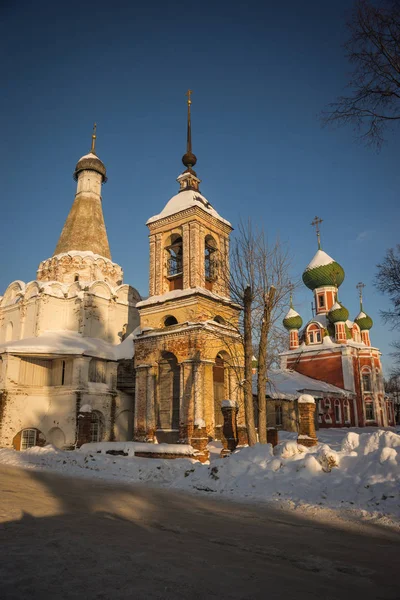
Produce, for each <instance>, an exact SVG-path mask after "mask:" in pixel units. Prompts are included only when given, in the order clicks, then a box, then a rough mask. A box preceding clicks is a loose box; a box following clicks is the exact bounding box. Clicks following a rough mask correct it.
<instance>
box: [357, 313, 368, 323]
mask: <svg viewBox="0 0 400 600" xmlns="http://www.w3.org/2000/svg"><path fill="white" fill-rule="evenodd" d="M366 316H367V315H366V314H365V312H363V311H361V312H359V313H358V315H357V316H356V318H355V319H354V320H355V321H357V319H365V317H366Z"/></svg>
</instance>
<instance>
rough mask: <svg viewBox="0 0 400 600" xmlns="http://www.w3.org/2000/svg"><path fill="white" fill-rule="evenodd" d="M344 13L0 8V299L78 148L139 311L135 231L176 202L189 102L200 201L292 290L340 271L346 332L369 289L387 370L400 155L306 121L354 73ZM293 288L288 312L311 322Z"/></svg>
mask: <svg viewBox="0 0 400 600" xmlns="http://www.w3.org/2000/svg"><path fill="white" fill-rule="evenodd" d="M350 7H351V2H350V1H349V0H336V2H332V3H328V2H320V1H317V0H309V1H308V2H306V3H299V2H297V1H295V0H287V1H286V2H281V3H276V2H265V1H264V2H249V3H233V2H218V3H214V2H201V3H187V2H173V1H171V2H168V3H166V2H159V1H154V2H152V3H140V4H139V3H136V2H128V1H124V2H122V1H120V0H114V2H112V3H110V2H104V1H103V0H99V1H97V2H96V3H83V2H76V1H75V0H70V1H69V2H68V3H62V4H59V3H56V2H54V1H52V2H48V1H46V0H42V1H41V2H36V3H32V2H27V1H25V2H24V1H22V2H19V3H18V6H17V5H16V3H13V2H12V1H11V0H8V1H7V0H6V1H5V2H3V3H2V8H1V9H0V11H1V25H0V49H1V55H2V56H6V57H7V60H6V61H4V62H3V64H2V78H3V91H2V94H1V95H0V119H1V142H0V146H1V148H0V152H1V154H0V160H1V165H2V179H1V182H0V186H1V197H2V206H3V211H2V219H1V221H0V246H1V254H2V258H3V260H2V268H1V273H0V289H1V290H2V292H3V291H4V290H5V288H6V287H7V285H8V284H9V283H10V282H11V281H13V280H15V279H22V280H24V281H30V280H32V279H34V278H35V271H36V268H37V265H38V264H39V262H40V261H41V260H43V259H45V258H47V257H49V256H51V255H52V253H53V251H54V248H55V246H56V243H57V239H58V236H59V234H60V232H61V229H62V226H63V223H64V221H65V218H66V216H67V214H68V211H69V209H70V206H71V204H72V201H73V197H74V193H75V182H74V181H73V179H72V172H73V170H74V166H75V163H76V161H77V160H78V159H79V157H80V156H81V155H83V154H86V152H88V150H89V148H90V137H91V129H92V124H93V122H94V121H97V123H98V144H97V150H98V154H99V156H100V157H101V158H102V160H103V161H104V163H105V164H106V167H107V172H108V177H109V181H108V183H107V184H106V185H105V186H104V188H103V207H104V214H105V219H106V225H107V230H108V235H109V241H110V245H111V252H112V256H113V260H115V261H116V262H118V263H119V264H121V265H122V266H123V268H124V271H125V281H126V282H127V283H130V284H131V285H133V286H134V287H136V288H137V289H138V290H139V291H140V292H141V293H142V294H144V295H146V294H147V286H148V273H147V270H148V239H147V228H146V226H145V222H146V220H147V219H148V218H149V217H150V216H152V215H154V214H156V213H158V212H160V210H161V209H162V208H163V206H164V205H165V204H166V202H167V201H168V200H169V198H170V197H171V196H173V195H174V194H175V193H176V191H177V189H178V185H177V183H176V181H175V179H176V177H177V176H178V175H179V173H180V172H181V171H182V170H183V167H182V164H181V162H180V161H181V156H182V154H183V153H184V151H185V135H186V131H185V127H186V123H185V119H186V105H185V100H186V98H185V92H186V90H187V89H188V88H191V89H192V90H194V93H193V105H192V109H193V113H192V115H193V150H194V152H195V154H196V155H197V157H198V162H197V165H196V170H197V173H198V175H199V177H200V178H201V179H202V185H201V191H202V193H203V194H204V195H205V196H206V197H207V198H208V200H209V201H210V202H211V203H212V204H213V205H214V207H215V208H216V209H217V210H218V212H219V213H220V214H221V215H222V216H224V217H225V218H227V219H229V220H230V221H231V222H232V223H233V225H235V224H237V223H238V221H239V219H247V217H248V216H251V217H252V219H253V221H254V222H255V223H257V224H258V225H259V226H262V227H263V228H264V229H265V231H266V233H267V234H268V236H269V237H270V238H271V239H274V238H275V237H276V236H277V235H279V236H280V238H281V239H282V240H283V241H285V242H287V243H288V244H289V246H290V249H291V252H292V254H293V279H296V278H298V277H300V275H301V272H302V271H303V269H304V268H305V266H306V265H307V264H308V262H309V261H310V260H311V258H312V256H313V255H314V253H315V251H316V249H317V247H316V238H315V234H314V231H313V229H312V228H311V226H310V223H311V221H312V219H313V217H314V216H315V215H316V214H318V215H320V216H321V217H322V218H323V220H324V222H323V224H322V247H323V249H324V250H325V251H326V252H328V254H330V255H331V256H333V257H334V258H335V259H336V260H337V261H338V262H339V263H340V264H341V265H342V266H343V267H344V269H345V271H346V279H345V282H344V284H343V286H342V288H341V300H342V302H343V303H344V304H345V305H346V306H347V308H348V309H349V310H350V315H351V316H352V317H354V316H355V314H356V313H357V309H358V299H357V291H356V289H355V285H356V283H357V282H358V281H360V280H362V281H363V282H364V283H366V288H365V294H364V298H365V302H364V305H365V309H366V310H367V312H368V313H369V314H370V315H371V316H372V317H373V319H374V321H375V326H374V328H373V330H372V332H371V337H372V341H373V343H374V344H375V345H377V346H379V347H380V348H381V350H382V351H383V353H384V365H386V366H388V365H389V362H390V358H389V357H388V352H390V346H389V343H390V341H391V340H393V339H394V337H395V336H394V334H393V332H391V331H390V328H389V327H388V326H384V325H383V324H382V322H381V319H380V317H379V309H381V308H385V307H387V306H388V303H387V300H385V298H384V297H382V296H381V295H380V294H379V293H378V292H377V290H375V288H374V287H373V284H372V282H373V278H374V275H375V273H376V264H377V263H378V262H379V261H380V260H382V258H383V256H384V254H385V251H386V249H387V248H390V247H392V246H394V245H395V244H396V243H398V242H399V241H400V240H399V235H398V226H399V209H398V206H399V202H398V194H399V189H400V169H399V168H398V165H399V158H400V157H399V147H398V143H396V140H395V132H393V133H390V134H389V137H388V143H387V144H386V145H385V147H384V148H383V149H382V151H381V152H380V154H376V153H375V152H374V151H372V150H370V149H367V148H365V147H363V146H360V145H359V144H357V143H355V142H354V141H353V132H352V131H351V128H346V129H340V130H336V131H332V130H329V129H322V128H321V126H320V123H319V120H318V114H319V113H320V111H321V110H322V109H323V108H324V107H325V106H326V105H327V103H329V102H330V101H333V100H334V99H335V97H336V96H337V95H338V94H339V93H341V92H342V91H343V88H344V86H345V85H346V82H347V76H348V73H349V72H350V66H349V64H348V63H347V61H346V59H345V57H344V52H343V48H342V44H343V42H344V41H345V39H346V36H347V32H346V28H345V20H346V15H347V11H348V10H349V8H350ZM397 135H398V132H397ZM311 300H312V298H311V293H310V292H309V291H308V290H307V289H306V288H304V286H302V287H301V288H300V289H299V291H298V292H297V293H296V298H295V302H296V308H297V309H298V310H299V312H300V313H301V314H302V316H303V319H307V318H308V317H309V316H310V303H311Z"/></svg>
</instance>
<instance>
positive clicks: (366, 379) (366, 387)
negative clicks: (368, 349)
mask: <svg viewBox="0 0 400 600" xmlns="http://www.w3.org/2000/svg"><path fill="white" fill-rule="evenodd" d="M361 381H362V387H363V391H364V392H370V391H372V387H371V372H370V371H369V369H363V370H362V372H361Z"/></svg>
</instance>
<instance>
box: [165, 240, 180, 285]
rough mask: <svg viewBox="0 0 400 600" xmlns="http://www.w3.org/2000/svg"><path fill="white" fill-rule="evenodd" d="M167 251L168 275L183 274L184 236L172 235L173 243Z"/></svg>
mask: <svg viewBox="0 0 400 600" xmlns="http://www.w3.org/2000/svg"><path fill="white" fill-rule="evenodd" d="M166 251H167V254H168V264H167V275H168V277H176V276H177V275H182V271H183V260H182V238H181V236H180V235H177V234H173V235H172V236H171V245H170V246H167V248H166Z"/></svg>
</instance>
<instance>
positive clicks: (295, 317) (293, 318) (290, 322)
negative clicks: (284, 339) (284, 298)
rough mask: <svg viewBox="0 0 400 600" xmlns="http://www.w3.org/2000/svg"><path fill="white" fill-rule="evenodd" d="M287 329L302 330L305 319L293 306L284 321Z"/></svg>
mask: <svg viewBox="0 0 400 600" xmlns="http://www.w3.org/2000/svg"><path fill="white" fill-rule="evenodd" d="M282 323H283V326H284V328H285V329H288V330H290V329H300V328H301V326H302V325H303V319H302V318H301V316H300V315H299V313H298V312H296V311H295V310H294V308H293V307H292V306H291V307H290V309H289V312H288V313H287V315H286V317H285V318H284V319H283V321H282Z"/></svg>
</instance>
